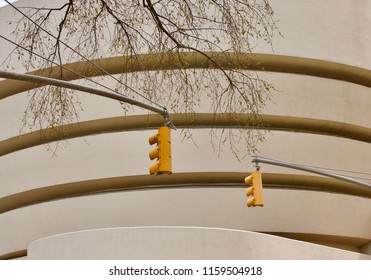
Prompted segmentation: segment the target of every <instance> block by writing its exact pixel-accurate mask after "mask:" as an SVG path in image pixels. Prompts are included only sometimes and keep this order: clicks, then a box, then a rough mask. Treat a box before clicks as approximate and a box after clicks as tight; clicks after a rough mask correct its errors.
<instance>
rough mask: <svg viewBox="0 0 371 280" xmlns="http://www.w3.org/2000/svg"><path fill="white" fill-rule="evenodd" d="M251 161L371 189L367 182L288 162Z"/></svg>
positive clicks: (259, 159)
mask: <svg viewBox="0 0 371 280" xmlns="http://www.w3.org/2000/svg"><path fill="white" fill-rule="evenodd" d="M251 161H252V162H253V163H255V164H259V163H266V164H271V165H277V166H282V167H287V168H291V169H297V170H302V171H306V172H310V173H315V174H318V175H322V176H327V177H331V178H335V179H338V180H342V181H346V182H349V183H353V184H357V185H361V186H364V187H368V188H371V184H368V183H365V182H362V181H359V180H355V179H353V178H350V177H347V176H343V175H339V174H335V173H331V172H326V171H322V170H319V169H316V168H312V167H307V166H303V165H298V164H293V163H287V162H282V161H278V160H274V159H268V158H263V157H257V156H256V157H253V159H252V160H251Z"/></svg>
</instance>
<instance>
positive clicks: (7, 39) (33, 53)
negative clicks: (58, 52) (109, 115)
mask: <svg viewBox="0 0 371 280" xmlns="http://www.w3.org/2000/svg"><path fill="white" fill-rule="evenodd" d="M0 38H2V39H4V40H6V41H8V42H9V43H11V44H13V45H15V46H17V47H19V48H21V49H23V50H25V51H27V52H29V53H30V54H32V55H35V56H37V57H39V58H41V59H44V60H46V61H48V62H50V63H52V64H55V65H57V66H58V67H60V68H62V69H64V70H67V71H70V72H71V73H73V74H75V75H77V76H79V77H80V78H83V79H86V80H88V81H89V82H92V83H94V84H96V85H99V86H101V87H103V88H105V89H108V90H110V91H112V92H114V93H117V94H120V95H123V94H122V93H120V92H117V91H115V90H113V89H111V88H110V87H107V86H105V85H103V84H101V83H99V82H97V81H94V80H92V79H90V78H89V77H86V76H84V75H82V74H80V73H78V72H76V71H74V70H72V69H69V68H68V67H66V66H63V65H59V64H58V63H56V62H54V61H52V60H50V59H48V58H46V57H43V56H42V55H40V54H37V53H35V52H33V51H31V50H29V49H27V48H25V47H23V46H21V45H19V44H17V43H16V42H14V41H12V40H10V39H9V38H6V37H5V36H3V35H1V34H0ZM123 96H124V95H123Z"/></svg>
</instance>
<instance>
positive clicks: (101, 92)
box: [0, 70, 169, 119]
mask: <svg viewBox="0 0 371 280" xmlns="http://www.w3.org/2000/svg"><path fill="white" fill-rule="evenodd" d="M0 77H1V78H7V79H12V80H20V81H27V82H34V83H38V84H45V85H53V86H57V87H64V88H70V89H74V90H78V91H83V92H88V93H91V94H95V95H99V96H103V97H107V98H111V99H115V100H118V101H122V102H125V103H129V104H131V105H135V106H138V107H141V108H143V109H147V110H150V111H152V112H155V113H158V114H161V115H162V116H164V118H165V119H167V118H169V113H168V112H167V110H166V108H158V107H155V106H152V105H149V104H146V103H143V102H140V101H137V100H135V99H132V98H130V97H127V96H125V95H120V94H118V93H113V92H109V91H106V90H101V89H97V88H91V87H87V86H82V85H77V84H73V83H71V82H66V81H61V80H58V79H53V78H46V77H41V76H36V75H29V74H20V73H13V72H8V71H1V70H0Z"/></svg>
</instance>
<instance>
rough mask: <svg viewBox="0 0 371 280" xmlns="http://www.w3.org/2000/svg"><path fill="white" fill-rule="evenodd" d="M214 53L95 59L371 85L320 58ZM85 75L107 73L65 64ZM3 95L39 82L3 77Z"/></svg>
mask: <svg viewBox="0 0 371 280" xmlns="http://www.w3.org/2000/svg"><path fill="white" fill-rule="evenodd" d="M206 54H207V55H208V56H209V57H212V59H213V61H214V62H215V63H212V62H211V61H210V59H208V58H207V57H206V56H204V55H202V54H199V53H192V52H189V53H171V54H164V53H158V54H144V55H138V56H134V57H126V56H120V57H108V58H102V59H98V60H92V61H93V63H94V64H96V65H99V67H100V68H101V69H104V70H105V71H107V72H108V73H110V74H120V73H131V72H138V71H153V70H165V69H170V70H171V69H201V68H214V69H215V68H217V66H219V67H221V68H224V69H243V70H254V71H268V72H280V73H291V74H303V75H310V76H315V77H321V78H328V79H335V80H341V81H346V82H350V83H354V84H358V85H362V86H366V87H371V71H370V70H367V69H364V68H360V67H354V66H350V65H346V64H341V63H336V62H329V61H324V60H318V59H310V58H302V57H294V56H284V55H272V54H242V53H206ZM64 67H65V68H67V69H71V70H73V71H74V72H77V73H79V74H81V75H83V76H84V77H95V76H102V75H107V74H106V72H105V71H102V70H100V69H99V68H97V67H96V66H95V65H93V64H91V63H89V62H86V61H81V62H74V63H69V64H65V65H64ZM61 73H62V75H63V78H62V79H63V80H65V81H71V80H76V79H81V76H78V75H77V74H75V73H73V72H70V71H68V70H66V69H60V68H59V67H52V68H48V69H41V70H37V71H34V72H30V73H29V74H33V75H39V76H45V77H50V78H60V77H61ZM0 87H1V92H0V99H3V98H6V97H9V96H12V95H15V94H18V93H21V92H24V91H28V90H31V89H34V88H37V87H40V85H39V84H36V83H32V82H19V81H15V80H4V81H1V82H0Z"/></svg>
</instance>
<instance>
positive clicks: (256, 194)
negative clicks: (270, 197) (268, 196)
mask: <svg viewBox="0 0 371 280" xmlns="http://www.w3.org/2000/svg"><path fill="white" fill-rule="evenodd" d="M245 184H246V185H251V187H249V188H248V189H246V196H247V197H250V198H249V199H248V200H247V206H248V207H251V206H254V207H255V206H264V202H263V182H262V175H261V172H260V171H254V172H251V175H250V176H247V177H246V178H245Z"/></svg>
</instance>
